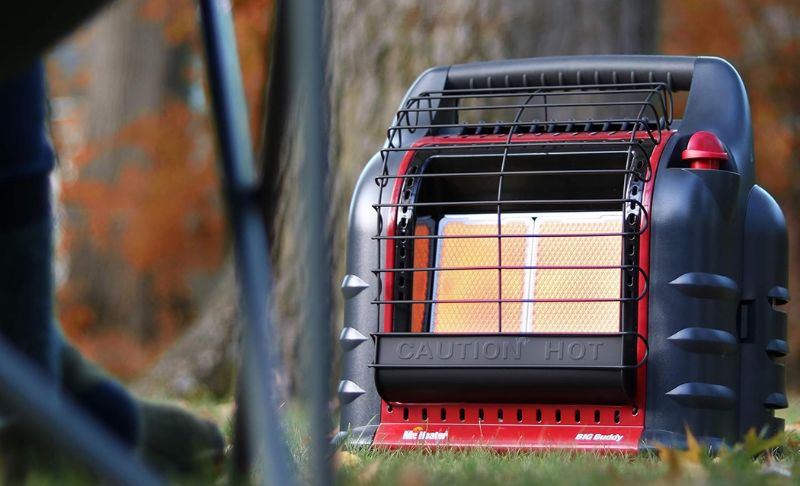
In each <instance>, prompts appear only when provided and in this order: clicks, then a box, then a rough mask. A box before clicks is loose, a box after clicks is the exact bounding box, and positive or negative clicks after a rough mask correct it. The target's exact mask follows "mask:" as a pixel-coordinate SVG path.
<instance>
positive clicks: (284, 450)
mask: <svg viewBox="0 0 800 486" xmlns="http://www.w3.org/2000/svg"><path fill="white" fill-rule="evenodd" d="M199 4H200V18H201V26H202V29H203V43H204V46H205V52H206V70H207V72H208V80H209V87H210V89H211V101H212V107H213V114H214V122H215V124H216V125H215V128H216V133H217V138H218V143H219V153H220V156H221V162H222V175H223V181H222V183H223V188H224V191H225V196H226V197H227V200H228V213H229V218H230V222H231V227H232V231H233V238H234V253H235V257H236V270H237V278H238V284H239V290H240V298H241V303H242V304H243V307H244V309H243V311H244V312H243V314H244V316H243V317H244V323H245V326H244V327H243V329H242V340H243V347H244V357H243V360H242V361H243V365H242V366H243V371H242V372H241V374H240V376H242V377H243V382H242V383H240V384H239V390H238V398H241V399H242V400H243V401H242V405H243V408H244V412H245V414H246V416H244V418H245V419H246V421H245V423H244V424H241V422H239V424H240V425H239V426H240V427H242V428H243V430H246V431H247V432H246V436H247V437H248V438H249V439H250V440H249V444H247V445H248V448H249V452H248V453H249V454H252V455H253V456H254V458H255V459H258V460H259V465H260V466H261V467H262V468H263V470H264V476H263V478H262V482H263V483H264V484H280V485H291V484H293V483H294V480H293V474H292V467H291V462H290V461H291V459H290V455H289V452H288V447H287V443H286V441H285V437H284V433H283V428H282V427H281V421H280V416H279V413H278V407H277V396H276V390H275V382H274V378H273V371H274V370H275V365H276V362H275V359H276V357H275V356H274V355H273V353H271V352H269V348H270V346H267V343H268V342H269V339H270V338H274V337H275V336H269V335H268V329H269V322H268V319H269V309H270V306H269V298H270V296H271V292H272V289H271V287H272V280H271V277H272V275H271V268H270V265H269V259H268V255H269V248H268V247H267V241H266V234H265V232H264V224H263V220H262V218H261V214H260V211H259V206H258V200H257V198H256V194H257V184H256V176H255V170H254V167H253V146H252V143H251V140H250V132H249V124H248V118H247V105H246V102H245V98H244V87H243V85H242V80H241V71H240V68H239V58H238V54H237V50H236V37H235V33H234V30H233V18H232V12H231V2H230V0H199ZM238 418H239V419H241V417H238ZM248 463H249V465H250V466H251V467H252V465H253V461H252V459H251V460H249V461H248Z"/></svg>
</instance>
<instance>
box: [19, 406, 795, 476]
mask: <svg viewBox="0 0 800 486" xmlns="http://www.w3.org/2000/svg"><path fill="white" fill-rule="evenodd" d="M793 403H794V402H793ZM183 405H185V406H187V407H189V408H191V409H192V410H194V411H195V412H196V413H198V414H200V415H203V416H206V417H208V418H212V419H214V420H215V421H216V422H217V423H218V424H220V425H221V426H222V428H223V430H224V431H225V433H226V436H228V437H230V434H231V427H230V418H231V412H232V406H231V404H230V403H229V402H223V403H220V402H218V401H214V400H210V399H198V400H192V401H188V402H184V403H183ZM781 415H782V416H783V417H784V418H785V419H786V422H787V425H788V426H787V433H786V434H785V435H784V436H783V437H781V438H778V439H777V443H779V444H780V445H781V446H782V447H780V448H779V449H778V450H777V451H776V450H775V449H773V446H774V445H775V444H776V442H775V441H769V440H765V439H761V438H758V437H756V436H755V435H753V436H751V437H750V438H749V439H748V440H745V441H744V442H743V443H742V444H738V445H737V446H736V447H734V448H733V450H731V451H727V452H726V453H725V454H723V455H721V457H717V458H712V457H709V456H707V455H706V454H705V453H704V452H703V451H702V449H701V448H700V447H699V446H696V447H694V448H690V449H689V450H688V451H662V454H661V457H659V456H657V455H655V454H643V455H620V454H596V453H586V452H584V453H570V452H563V451H562V452H536V453H533V452H520V451H517V452H505V453H496V452H494V451H491V450H487V449H470V450H463V451H456V450H447V449H442V450H430V449H418V450H403V451H385V450H375V449H369V448H354V449H349V450H340V451H338V452H337V453H336V454H335V455H334V462H335V468H336V472H335V474H336V480H337V483H338V484H341V485H346V486H350V485H358V486H361V485H381V486H384V485H385V486H392V485H398V486H399V485H402V486H425V485H445V486H451V485H452V486H454V485H462V484H480V485H487V486H492V485H498V486H516V485H537V484H546V485H548V486H550V485H553V486H556V485H561V484H565V485H566V484H569V485H578V486H580V485H641V484H655V485H672V484H707V485H724V486H733V485H739V484H767V485H773V484H774V485H784V484H800V480H799V479H798V478H800V432H798V430H800V426H799V425H798V421H800V406H798V405H793V406H792V407H791V408H790V409H788V410H786V411H784V413H782V414H781ZM286 416H287V429H288V430H287V432H288V434H287V435H288V438H289V441H290V443H291V445H292V447H291V452H292V454H293V455H294V457H295V460H296V462H297V463H298V464H300V465H301V469H302V464H304V463H305V462H306V461H307V459H308V457H307V456H308V451H307V447H306V443H307V438H308V434H307V428H306V426H305V424H304V422H305V421H303V420H302V418H301V414H300V412H299V411H298V409H297V407H290V408H289V410H288V412H287V414H286ZM754 456H756V457H755V459H754ZM303 479H305V477H304V475H303V474H302V473H301V481H302V480H303ZM96 483H97V478H95V477H93V476H92V475H91V474H90V473H88V472H87V471H85V469H84V468H82V467H74V465H73V467H68V468H66V469H59V470H58V471H57V472H56V474H54V473H53V471H49V472H48V471H45V470H42V471H37V470H34V471H32V473H31V474H30V475H29V476H28V478H27V481H26V482H25V484H30V485H45V486H46V485H56V484H58V485H83V484H96ZM176 484H227V481H226V478H225V476H224V475H223V476H222V477H195V478H183V480H178V481H177V483H176Z"/></svg>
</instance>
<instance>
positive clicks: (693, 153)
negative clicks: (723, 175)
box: [681, 131, 728, 169]
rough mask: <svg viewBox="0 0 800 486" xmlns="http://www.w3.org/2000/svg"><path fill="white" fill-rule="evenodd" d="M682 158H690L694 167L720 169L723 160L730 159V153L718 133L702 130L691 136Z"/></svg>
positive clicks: (690, 164) (690, 165)
mask: <svg viewBox="0 0 800 486" xmlns="http://www.w3.org/2000/svg"><path fill="white" fill-rule="evenodd" d="M681 158H682V159H683V160H688V161H689V167H691V168H692V169H719V166H720V164H721V163H722V161H723V160H728V153H727V152H726V151H725V147H723V146H722V142H720V140H719V139H718V138H717V136H716V135H714V134H713V133H711V132H705V131H700V132H697V133H695V134H694V135H692V136H691V138H689V143H688V144H687V145H686V150H684V151H683V152H682V153H681Z"/></svg>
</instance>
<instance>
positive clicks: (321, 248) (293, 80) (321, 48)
mask: <svg viewBox="0 0 800 486" xmlns="http://www.w3.org/2000/svg"><path fill="white" fill-rule="evenodd" d="M286 7H287V9H288V20H289V21H288V26H289V32H288V34H289V35H288V37H289V40H290V41H289V52H290V55H289V59H290V62H291V70H290V77H289V79H290V82H289V86H292V87H293V88H294V96H292V98H291V101H292V102H293V103H294V106H296V107H297V108H299V114H298V115H299V116H298V125H299V129H298V132H297V133H298V135H297V140H296V145H295V146H296V147H298V149H299V150H300V152H301V154H300V161H301V162H300V187H302V188H303V195H302V198H301V205H302V211H301V215H300V217H299V218H298V219H297V222H298V223H299V224H301V225H302V226H303V227H304V228H307V231H305V232H302V231H301V232H300V234H303V233H305V241H303V242H302V244H303V247H304V252H303V256H304V258H303V262H301V263H302V266H303V267H304V271H305V278H304V283H305V293H304V294H303V300H302V301H303V303H304V307H305V315H304V318H305V326H306V332H305V338H306V339H305V344H306V346H305V350H306V352H305V358H306V359H305V371H306V374H305V376H306V377H307V383H306V385H307V393H306V399H307V403H306V410H307V412H308V414H309V415H310V425H311V450H310V462H309V466H310V471H309V472H310V478H311V483H312V484H316V485H319V486H323V485H328V484H330V483H331V480H332V476H333V472H332V468H331V465H330V461H329V457H328V450H329V444H328V435H329V432H330V430H331V420H330V412H329V404H328V402H329V400H330V396H329V394H328V385H329V379H330V373H331V350H330V339H331V272H330V268H331V264H332V262H331V258H330V247H331V241H330V238H329V236H328V235H329V231H328V225H327V220H328V218H327V217H326V211H327V209H328V206H329V204H330V200H329V197H328V190H327V188H326V180H327V174H328V137H327V134H328V132H327V128H328V127H327V120H328V101H327V96H326V94H325V93H326V90H325V53H326V50H325V47H326V46H325V42H324V40H323V30H324V29H323V19H324V9H323V2H322V1H321V0H293V1H289V2H287V4H286ZM319 235H324V237H319Z"/></svg>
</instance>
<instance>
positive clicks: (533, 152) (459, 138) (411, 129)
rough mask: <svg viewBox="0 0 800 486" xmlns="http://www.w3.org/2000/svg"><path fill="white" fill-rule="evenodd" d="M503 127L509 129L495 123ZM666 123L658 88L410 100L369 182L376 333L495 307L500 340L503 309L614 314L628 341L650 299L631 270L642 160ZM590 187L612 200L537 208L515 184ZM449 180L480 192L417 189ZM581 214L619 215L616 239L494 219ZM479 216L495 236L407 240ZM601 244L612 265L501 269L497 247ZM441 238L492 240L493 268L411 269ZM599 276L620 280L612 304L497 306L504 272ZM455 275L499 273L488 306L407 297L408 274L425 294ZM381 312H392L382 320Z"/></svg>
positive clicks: (570, 199) (639, 226) (512, 91)
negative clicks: (445, 312)
mask: <svg viewBox="0 0 800 486" xmlns="http://www.w3.org/2000/svg"><path fill="white" fill-rule="evenodd" d="M478 117H480V118H478ZM504 117H508V118H511V119H512V121H511V122H506V121H502V118H504ZM487 120H488V121H487ZM671 123H672V94H671V90H670V89H669V86H668V85H666V84H664V83H619V84H603V85H598V84H595V85H579V86H568V87H565V86H539V87H518V88H510V87H499V88H482V89H450V90H448V89H445V90H442V91H428V92H423V93H420V94H419V95H418V96H414V97H410V98H408V99H407V100H406V102H405V103H404V105H403V106H402V107H401V109H400V110H399V111H398V113H397V116H396V117H395V123H394V124H393V125H392V126H391V127H390V128H389V129H388V131H387V143H386V145H385V147H384V148H383V149H382V150H381V152H380V154H381V162H382V165H381V171H380V175H378V176H377V177H375V182H376V184H377V185H378V187H379V189H378V201H376V203H375V204H373V208H374V209H375V210H376V213H377V227H376V234H375V235H374V236H373V239H374V240H375V241H376V243H377V245H376V246H377V252H378V260H377V261H378V262H381V263H380V265H379V268H375V269H373V273H374V274H375V275H376V276H377V278H378V282H379V285H378V295H377V296H376V297H375V299H374V300H373V304H375V305H377V306H378V307H379V312H378V325H379V326H380V322H381V319H390V322H389V323H388V325H384V329H387V330H392V331H399V332H404V331H409V330H411V326H410V324H409V323H408V321H409V319H410V316H411V312H410V310H409V309H410V308H411V306H424V308H425V312H424V316H425V319H426V321H427V322H428V323H429V324H430V322H431V321H432V319H433V317H432V313H431V310H430V309H431V307H432V306H437V305H459V304H464V305H466V304H496V305H497V314H496V315H497V326H496V331H497V332H503V312H504V307H505V306H508V305H510V304H523V305H530V306H533V305H540V304H548V305H559V304H560V305H570V304H581V305H588V304H592V303H594V304H597V303H618V304H619V306H620V311H619V319H620V325H619V329H618V331H619V334H625V333H631V332H636V315H637V313H636V305H637V303H638V302H639V301H640V300H642V299H644V298H645V297H646V295H647V289H648V275H647V272H646V271H645V270H644V269H643V268H642V266H640V265H639V259H638V256H639V238H640V236H641V235H642V234H643V233H644V232H645V231H647V229H648V227H649V216H648V212H647V209H646V208H645V206H644V204H643V203H642V198H643V192H644V185H645V183H646V182H648V181H649V180H650V178H651V177H652V170H651V167H650V161H649V159H650V154H651V153H652V150H653V148H654V147H655V146H656V145H658V144H659V143H661V137H662V131H663V130H668V129H669V127H670V124H671ZM423 137H425V138H423ZM597 160H602V163H597V162H596V161H597ZM562 161H563V166H562V165H561V164H562ZM459 164H460V165H459ZM598 165H599V166H600V167H597V166H598ZM604 165H605V166H604ZM439 166H441V167H439ZM462 166H468V168H464V167H462ZM437 167H439V168H438V169H437ZM592 178H594V179H598V178H601V179H603V180H604V181H611V180H612V179H613V181H614V182H613V185H614V187H615V188H616V189H618V192H615V193H614V194H609V193H608V191H607V190H600V191H597V193H596V194H595V193H592V191H587V190H583V192H581V191H577V192H574V194H571V195H569V194H568V195H565V196H562V197H559V196H558V194H555V193H552V191H551V192H548V191H546V190H544V191H543V192H544V193H545V194H544V195H543V196H542V197H537V195H536V194H532V193H530V192H526V191H525V190H520V185H525V184H528V185H532V186H536V184H539V185H540V186H536V187H541V188H542V189H546V187H547V186H548V185H549V184H548V182H547V181H561V182H560V184H561V185H562V186H563V187H570V186H571V185H572V186H575V185H577V186H581V184H583V185H582V186H581V187H584V188H585V187H587V186H586V185H585V180H586V179H592ZM448 181H449V183H450V184H451V185H452V184H453V181H458V182H460V183H461V184H462V185H465V186H470V187H473V188H479V189H476V193H477V194H475V195H473V196H470V195H469V194H467V193H465V192H464V191H463V190H455V191H454V194H453V197H450V198H448V197H439V198H436V197H434V198H431V197H430V194H428V195H427V196H426V188H427V187H426V186H431V185H436V184H440V185H442V184H444V185H446V184H448ZM489 181H491V183H490V182H489ZM580 181H584V182H580ZM495 184H496V185H495ZM490 186H491V187H490ZM389 188H391V189H392V190H391V191H390V190H389ZM429 192H430V191H429ZM566 192H570V191H566ZM456 196H457V197H456ZM511 196H514V197H511ZM426 197H427V199H426ZM579 210H580V211H614V212H615V213H616V212H618V213H619V217H620V222H619V227H620V230H619V231H604V232H583V233H581V232H577V233H575V232H549V233H548V232H539V231H530V232H523V233H519V232H517V233H513V234H509V233H504V231H503V219H504V217H507V216H509V215H515V214H522V213H537V214H547V213H548V212H559V211H563V212H569V211H579ZM480 212H483V213H490V214H495V215H496V231H494V232H491V233H476V234H468V233H467V234H458V235H446V234H441V233H440V232H437V231H426V234H416V232H415V227H416V226H417V224H418V221H421V220H422V218H423V217H425V216H426V215H434V221H435V220H437V219H438V220H441V218H442V216H443V215H447V214H452V213H456V214H460V213H464V214H475V213H480ZM387 221H388V225H387V224H386V222H387ZM434 224H435V223H434ZM610 237H617V238H619V239H620V250H621V254H620V260H619V264H618V265H538V264H526V265H520V264H516V265H513V264H506V265H504V264H503V259H504V251H503V248H504V245H508V243H507V242H508V241H510V239H512V238H517V239H519V238H522V239H525V240H531V241H533V240H538V239H540V238H593V239H602V238H610ZM446 239H447V240H450V239H466V240H469V239H492V240H494V241H496V249H497V255H496V264H491V265H459V266H442V265H438V264H436V263H435V260H429V262H428V264H423V265H420V264H419V263H420V262H416V263H415V262H414V258H413V253H414V246H415V244H418V242H427V243H428V244H429V245H431V246H429V247H428V248H429V251H430V252H434V251H435V250H430V249H431V248H435V246H434V245H437V244H438V245H441V242H442V241H443V240H446ZM559 241H563V240H559ZM593 241H600V240H593ZM603 270H605V271H614V270H618V271H619V272H620V274H619V275H620V277H619V278H620V291H619V294H618V295H614V296H597V297H580V298H576V297H570V296H565V297H555V298H552V297H551V298H535V297H532V296H528V295H525V296H522V297H516V298H509V297H507V296H504V295H503V279H504V273H505V276H508V273H509V272H514V271H517V272H519V271H535V272H542V271H566V272H573V271H575V272H584V274H585V272H587V271H603ZM459 271H460V272H467V271H472V272H475V271H494V272H496V274H497V275H496V278H497V295H496V296H491V297H489V296H486V297H484V298H450V299H447V298H438V296H436V295H434V294H433V292H432V290H431V289H430V288H429V289H428V290H427V291H426V292H424V293H422V294H424V295H425V298H420V294H421V293H420V292H419V291H416V292H413V293H412V291H411V290H410V288H411V287H412V285H413V283H414V282H415V279H414V276H415V274H418V273H424V274H425V275H427V276H428V277H427V279H425V280H426V281H425V285H426V286H428V287H433V284H432V282H433V281H434V277H435V276H436V275H437V274H441V272H459ZM386 307H389V312H385V308H386ZM418 314H419V313H418ZM378 329H380V327H378Z"/></svg>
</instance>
